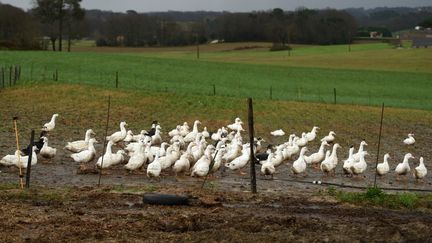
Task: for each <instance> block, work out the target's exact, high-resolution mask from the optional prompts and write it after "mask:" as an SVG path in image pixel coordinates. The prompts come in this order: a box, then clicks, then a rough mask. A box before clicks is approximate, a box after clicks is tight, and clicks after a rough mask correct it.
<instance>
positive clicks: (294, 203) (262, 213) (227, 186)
mask: <svg viewBox="0 0 432 243" xmlns="http://www.w3.org/2000/svg"><path fill="white" fill-rule="evenodd" d="M99 150H101V149H100V148H99ZM290 166H291V163H289V164H288V165H282V166H281V167H279V169H278V171H279V172H278V174H277V175H276V176H275V178H274V180H269V179H266V178H264V177H263V176H261V175H258V191H259V192H260V194H259V195H258V196H253V195H252V194H251V193H250V192H249V191H250V183H249V176H248V175H246V176H240V175H238V174H237V173H234V172H231V171H228V170H226V171H224V172H222V171H220V172H218V173H217V174H216V175H215V177H213V178H210V179H209V180H208V182H207V183H206V184H205V188H204V189H203V190H201V187H200V186H201V185H202V179H196V178H191V177H188V176H184V177H180V178H177V179H176V178H175V177H174V175H173V174H172V173H171V172H165V173H164V175H163V176H162V178H161V180H160V181H150V180H148V179H147V178H146V176H145V174H144V171H138V172H135V173H133V174H129V173H127V172H126V171H125V170H124V169H123V168H122V165H120V166H117V167H114V168H112V169H109V170H105V171H104V172H103V176H102V180H101V182H102V188H98V187H96V185H97V182H98V175H97V174H94V173H96V172H97V171H96V170H94V169H93V168H94V167H93V164H88V165H84V166H80V165H79V164H76V163H74V162H73V161H72V160H71V159H69V158H67V153H65V152H63V151H61V150H59V156H58V158H57V159H55V160H53V161H44V160H41V161H40V162H39V163H38V164H37V165H36V166H35V167H34V168H33V171H32V181H31V182H32V185H33V187H36V188H37V189H36V190H35V192H34V193H31V194H30V196H28V195H27V196H26V195H24V196H22V195H21V194H20V192H19V190H17V189H13V190H10V189H8V190H0V204H1V206H0V228H1V229H3V230H2V231H1V233H0V239H1V240H2V241H6V242H19V241H21V242H23V241H26V242H40V241H50V242H52V241H69V242H77V241H83V240H86V241H88V240H90V241H124V242H130V241H150V242H162V241H164V242H165V241H169V242H174V241H181V242H185V241H186V242H203V241H206V242H209V241H210V242H211V241H218V242H219V241H229V242H231V241H234V242H245V241H256V242H287V241H308V242H310V241H315V242H322V241H340V242H347V241H362V242H363V241H390V242H400V241H407V240H408V241H422V242H424V241H427V240H430V239H432V232H430V230H429V229H430V227H432V211H430V209H424V208H423V209H416V210H390V209H384V208H378V207H377V208H375V207H360V206H353V205H349V204H345V203H340V202H338V201H337V200H335V199H334V198H332V197H329V196H328V195H325V194H320V193H319V192H320V191H323V190H325V189H326V188H327V187H325V186H323V185H321V186H320V185H314V184H312V183H311V181H313V180H323V181H324V182H332V183H339V184H345V185H354V186H367V185H370V184H371V183H372V181H373V173H372V172H373V169H372V168H369V170H368V173H367V174H366V178H358V179H351V178H346V177H344V176H343V175H342V174H341V172H340V171H338V174H336V176H335V177H329V178H327V177H323V176H322V174H321V173H320V172H319V171H315V170H313V169H309V174H308V176H307V177H305V178H296V177H293V176H292V175H291V174H290V173H289V168H290ZM370 167H371V166H370ZM80 168H85V170H81V169H80ZM1 170H2V173H0V183H2V184H3V185H8V187H10V184H11V183H14V185H17V182H18V170H17V169H16V168H5V167H2V168H1ZM245 171H248V168H246V169H245ZM257 171H259V166H257ZM296 180H298V181H302V182H295V181H296ZM303 182H305V183H303ZM378 182H379V185H380V186H382V187H389V188H396V187H402V188H418V189H429V188H431V184H430V177H429V178H428V180H426V181H425V182H416V181H414V179H412V178H411V177H409V178H407V181H396V180H395V178H394V176H392V175H390V176H388V177H385V178H379V179H378ZM113 185H116V186H113ZM130 186H132V187H136V188H138V189H135V190H132V191H127V190H126V189H125V188H128V187H130ZM344 190H353V189H344ZM146 191H151V192H153V191H156V192H169V193H176V194H180V195H189V196H191V197H192V198H194V200H192V205H190V206H177V207H168V206H150V205H143V204H142V194H143V193H144V192H146ZM44 193H47V195H45V194H44ZM52 193H53V194H54V196H52V195H51V194H52ZM58 195H61V196H58Z"/></svg>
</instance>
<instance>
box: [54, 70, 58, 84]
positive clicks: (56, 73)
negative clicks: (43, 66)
mask: <svg viewBox="0 0 432 243" xmlns="http://www.w3.org/2000/svg"><path fill="white" fill-rule="evenodd" d="M55 81H58V69H57V68H56V71H55Z"/></svg>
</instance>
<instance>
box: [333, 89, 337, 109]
mask: <svg viewBox="0 0 432 243" xmlns="http://www.w3.org/2000/svg"><path fill="white" fill-rule="evenodd" d="M333 95H334V104H335V105H336V103H337V100H336V88H334V89H333Z"/></svg>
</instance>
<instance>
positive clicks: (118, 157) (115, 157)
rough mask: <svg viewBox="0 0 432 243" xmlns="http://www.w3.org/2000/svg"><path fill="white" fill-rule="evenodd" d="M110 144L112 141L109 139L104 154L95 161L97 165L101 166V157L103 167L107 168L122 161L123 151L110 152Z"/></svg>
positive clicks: (111, 144)
mask: <svg viewBox="0 0 432 243" xmlns="http://www.w3.org/2000/svg"><path fill="white" fill-rule="evenodd" d="M112 146H113V142H112V141H109V142H108V144H107V147H106V151H105V154H104V155H103V156H101V157H99V159H98V161H97V162H96V166H97V167H99V168H100V167H101V165H102V158H103V166H102V168H103V169H106V168H109V167H111V166H114V165H118V164H120V163H122V162H123V161H124V154H125V152H124V151H123V150H119V151H117V153H115V154H113V153H112Z"/></svg>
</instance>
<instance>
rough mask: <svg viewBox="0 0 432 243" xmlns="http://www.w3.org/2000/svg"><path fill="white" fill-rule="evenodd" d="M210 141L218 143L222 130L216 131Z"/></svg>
mask: <svg viewBox="0 0 432 243" xmlns="http://www.w3.org/2000/svg"><path fill="white" fill-rule="evenodd" d="M211 139H212V140H213V141H215V142H217V141H220V140H221V139H222V129H220V128H219V129H218V130H217V132H215V133H213V134H212V135H211Z"/></svg>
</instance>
